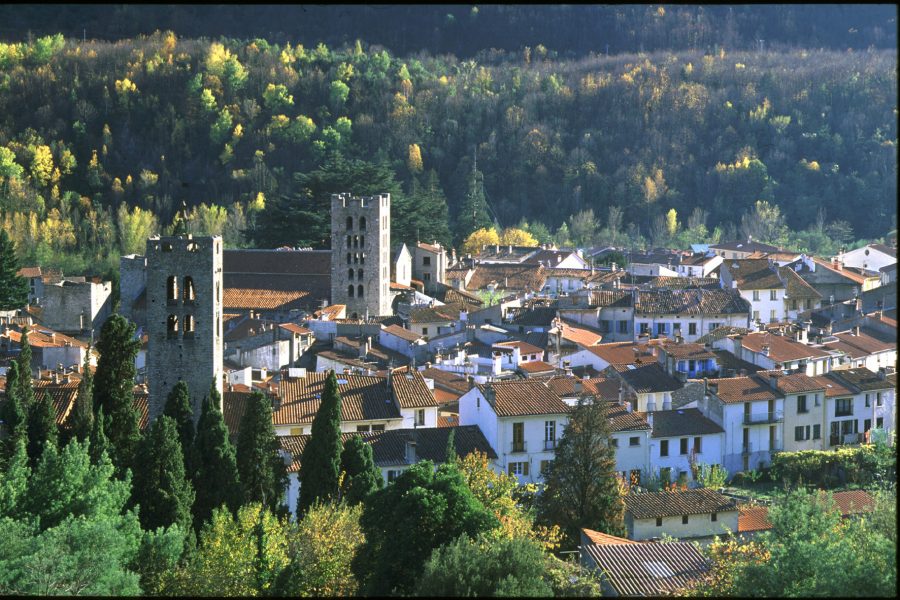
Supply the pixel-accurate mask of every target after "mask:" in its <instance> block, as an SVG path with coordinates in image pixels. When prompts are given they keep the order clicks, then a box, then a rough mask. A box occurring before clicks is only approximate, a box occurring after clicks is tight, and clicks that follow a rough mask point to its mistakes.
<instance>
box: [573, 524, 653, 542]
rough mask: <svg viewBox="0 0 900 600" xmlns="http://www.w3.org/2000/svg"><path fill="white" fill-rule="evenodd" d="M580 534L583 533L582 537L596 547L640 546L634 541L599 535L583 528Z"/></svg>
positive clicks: (603, 534) (605, 534)
mask: <svg viewBox="0 0 900 600" xmlns="http://www.w3.org/2000/svg"><path fill="white" fill-rule="evenodd" d="M581 533H583V534H584V537H586V538H587V539H588V540H590V542H591V543H592V544H597V545H598V546H608V545H610V544H640V542H637V541H635V540H629V539H628V538H622V537H616V536H614V535H609V534H608V533H601V532H599V531H594V530H593V529H586V528H584V527H582V528H581Z"/></svg>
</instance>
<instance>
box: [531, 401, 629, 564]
mask: <svg viewBox="0 0 900 600" xmlns="http://www.w3.org/2000/svg"><path fill="white" fill-rule="evenodd" d="M543 475H544V490H543V492H542V493H541V495H540V496H539V497H538V515H539V520H540V521H542V522H544V523H546V524H548V525H554V524H555V525H559V526H560V528H561V529H562V530H563V532H564V533H565V534H566V537H567V540H568V544H569V546H571V547H575V546H576V545H577V544H578V539H579V535H580V534H579V530H580V529H581V528H582V527H588V528H590V529H596V530H598V531H602V532H604V533H609V534H610V535H617V536H623V535H624V534H625V524H624V513H625V506H624V502H623V501H622V495H621V490H620V484H619V480H618V478H617V477H616V455H615V449H614V448H613V447H612V446H611V445H610V443H609V422H608V421H607V418H606V410H605V408H604V407H603V406H602V405H601V404H600V403H597V404H594V403H587V402H584V401H579V403H578V405H577V406H576V407H575V409H574V410H573V411H572V414H571V415H570V418H569V422H568V424H567V425H566V427H565V429H564V431H563V436H562V439H561V440H560V441H559V444H558V445H557V446H556V451H555V454H554V459H553V461H551V462H550V463H549V464H548V465H547V466H546V467H545V471H544V473H543Z"/></svg>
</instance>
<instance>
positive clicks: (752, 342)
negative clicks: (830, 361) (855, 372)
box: [741, 331, 831, 363]
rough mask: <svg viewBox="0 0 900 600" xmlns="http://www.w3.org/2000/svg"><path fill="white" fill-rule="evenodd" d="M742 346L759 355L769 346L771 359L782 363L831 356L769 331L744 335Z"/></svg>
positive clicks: (818, 349)
mask: <svg viewBox="0 0 900 600" xmlns="http://www.w3.org/2000/svg"><path fill="white" fill-rule="evenodd" d="M741 346H743V347H744V348H746V349H747V350H750V351H751V352H757V353H761V352H762V347H763V346H768V347H769V358H770V359H771V360H773V361H775V362H780V363H784V362H788V361H794V360H803V359H809V358H826V357H828V356H831V355H830V354H829V353H828V352H826V351H825V350H822V349H820V348H813V347H812V346H807V345H806V344H803V343H801V342H798V341H796V340H794V339H791V338H789V337H787V336H783V335H773V334H771V333H769V332H767V331H757V332H754V333H748V334H746V335H744V336H743V337H742V338H741Z"/></svg>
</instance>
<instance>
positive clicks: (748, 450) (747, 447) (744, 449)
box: [741, 444, 753, 456]
mask: <svg viewBox="0 0 900 600" xmlns="http://www.w3.org/2000/svg"><path fill="white" fill-rule="evenodd" d="M741 454H743V455H745V456H746V455H748V454H753V444H744V445H743V446H741Z"/></svg>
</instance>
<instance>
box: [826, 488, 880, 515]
mask: <svg viewBox="0 0 900 600" xmlns="http://www.w3.org/2000/svg"><path fill="white" fill-rule="evenodd" d="M832 498H833V499H834V503H835V505H837V508H838V510H840V511H841V515H844V516H846V515H852V514H856V513H862V512H872V510H874V508H875V499H874V498H872V496H871V495H870V494H869V493H868V492H866V491H865V490H849V491H845V492H834V493H833V494H832Z"/></svg>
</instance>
